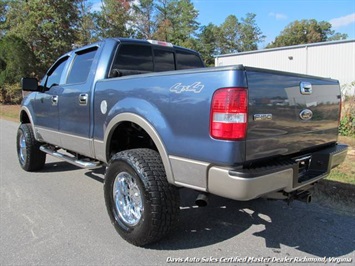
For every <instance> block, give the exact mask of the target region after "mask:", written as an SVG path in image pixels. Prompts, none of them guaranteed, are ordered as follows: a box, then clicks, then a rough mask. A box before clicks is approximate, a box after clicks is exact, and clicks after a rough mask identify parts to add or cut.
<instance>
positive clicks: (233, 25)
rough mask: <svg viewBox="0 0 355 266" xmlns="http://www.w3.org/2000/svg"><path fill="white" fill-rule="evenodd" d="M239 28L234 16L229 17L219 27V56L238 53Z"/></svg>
mask: <svg viewBox="0 0 355 266" xmlns="http://www.w3.org/2000/svg"><path fill="white" fill-rule="evenodd" d="M239 27H240V23H239V21H238V19H237V17H236V16H234V15H229V16H228V17H227V18H226V19H225V21H224V22H223V23H222V25H221V26H220V27H219V28H220V30H219V32H218V33H219V34H218V35H217V38H218V39H217V40H218V50H219V51H218V53H219V54H230V53H236V52H238V47H239V40H240V32H239Z"/></svg>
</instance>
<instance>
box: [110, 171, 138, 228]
mask: <svg viewBox="0 0 355 266" xmlns="http://www.w3.org/2000/svg"><path fill="white" fill-rule="evenodd" d="M113 199H114V202H115V207H116V210H117V213H118V215H119V218H121V219H122V221H124V223H126V224H127V225H129V226H135V225H136V224H138V222H139V220H140V219H141V217H142V212H143V202H142V196H141V192H140V190H139V187H138V184H137V183H136V181H135V179H134V178H133V177H132V176H131V175H130V174H129V173H127V172H121V173H119V174H118V175H117V176H116V178H115V181H114V184H113Z"/></svg>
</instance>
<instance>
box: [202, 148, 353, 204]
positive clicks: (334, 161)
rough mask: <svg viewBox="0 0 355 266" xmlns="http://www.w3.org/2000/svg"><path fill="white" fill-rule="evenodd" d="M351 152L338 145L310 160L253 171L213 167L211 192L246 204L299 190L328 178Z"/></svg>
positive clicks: (285, 163) (297, 159)
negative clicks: (277, 193) (261, 198)
mask: <svg viewBox="0 0 355 266" xmlns="http://www.w3.org/2000/svg"><path fill="white" fill-rule="evenodd" d="M347 149H348V146H346V145H336V146H334V147H330V148H326V149H323V150H320V151H317V152H315V153H311V154H307V156H303V157H300V158H293V159H288V160H287V161H283V162H277V163H275V164H272V165H271V164H269V165H264V166H262V167H258V168H253V169H230V168H223V167H211V168H210V169H209V171H208V192H210V193H212V194H215V195H219V196H222V197H226V198H230V199H234V200H242V201H245V200H251V199H255V198H258V197H260V196H264V195H266V196H267V194H271V193H273V192H279V191H280V192H286V193H289V192H292V191H295V190H299V189H302V188H305V187H307V186H308V185H310V184H313V183H315V182H317V181H318V180H320V179H322V178H325V177H326V176H328V175H329V173H330V170H331V169H332V168H334V167H336V166H338V165H339V164H341V163H342V162H343V161H344V160H345V157H346V153H347ZM305 165H306V166H305Z"/></svg>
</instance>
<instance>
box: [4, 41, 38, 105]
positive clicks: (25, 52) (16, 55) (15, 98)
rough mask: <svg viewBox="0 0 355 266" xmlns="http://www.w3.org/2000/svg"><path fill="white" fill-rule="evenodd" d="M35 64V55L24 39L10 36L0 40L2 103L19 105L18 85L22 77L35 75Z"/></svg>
mask: <svg viewBox="0 0 355 266" xmlns="http://www.w3.org/2000/svg"><path fill="white" fill-rule="evenodd" d="M35 62H36V59H35V55H34V54H33V53H32V51H31V49H30V48H29V47H28V45H27V43H26V42H25V41H23V40H22V39H20V38H18V37H15V36H9V35H7V36H5V37H3V38H1V39H0V89H1V91H0V101H1V102H3V103H19V101H20V99H21V90H20V87H19V85H18V84H19V82H20V80H21V78H22V77H29V76H33V75H34V72H35V65H36V64H35ZM14 84H16V86H14Z"/></svg>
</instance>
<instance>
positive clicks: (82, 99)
mask: <svg viewBox="0 0 355 266" xmlns="http://www.w3.org/2000/svg"><path fill="white" fill-rule="evenodd" d="M88 98H89V95H88V94H87V93H81V94H79V104H80V105H84V106H85V105H87V104H88Z"/></svg>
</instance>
